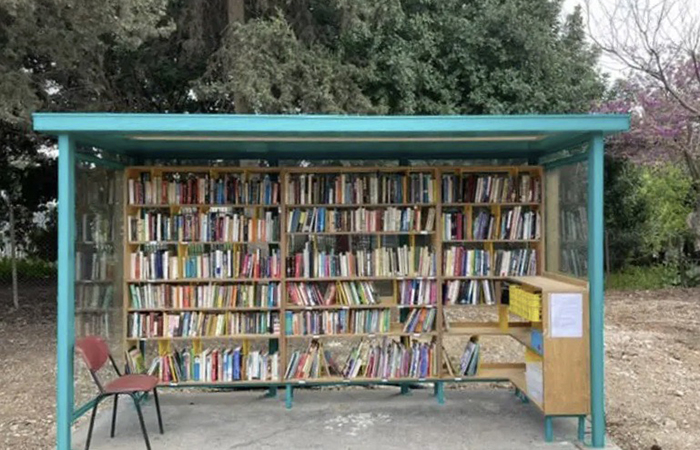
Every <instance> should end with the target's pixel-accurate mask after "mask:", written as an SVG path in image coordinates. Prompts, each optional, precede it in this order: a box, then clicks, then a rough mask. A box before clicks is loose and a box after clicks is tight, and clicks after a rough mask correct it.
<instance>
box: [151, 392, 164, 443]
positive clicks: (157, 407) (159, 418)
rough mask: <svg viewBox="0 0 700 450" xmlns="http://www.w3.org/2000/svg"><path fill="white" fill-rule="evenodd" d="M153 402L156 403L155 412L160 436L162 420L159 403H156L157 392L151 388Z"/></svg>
mask: <svg viewBox="0 0 700 450" xmlns="http://www.w3.org/2000/svg"><path fill="white" fill-rule="evenodd" d="M153 400H155V401H156V412H157V413H158V428H160V434H163V419H162V418H161V417H160V402H159V401H158V391H157V390H156V388H153Z"/></svg>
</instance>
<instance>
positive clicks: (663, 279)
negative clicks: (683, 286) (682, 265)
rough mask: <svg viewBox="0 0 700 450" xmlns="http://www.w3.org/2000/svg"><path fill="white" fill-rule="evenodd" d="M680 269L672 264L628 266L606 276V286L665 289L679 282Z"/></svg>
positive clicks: (629, 288)
mask: <svg viewBox="0 0 700 450" xmlns="http://www.w3.org/2000/svg"><path fill="white" fill-rule="evenodd" d="M677 281H678V270H677V268H676V267H674V266H672V265H663V264H659V265H651V266H627V267H625V268H624V269H621V270H619V271H616V272H613V273H611V274H610V275H607V276H606V278H605V288H606V289H615V290H635V289H647V290H652V289H663V288H667V287H672V286H675V285H676V284H677Z"/></svg>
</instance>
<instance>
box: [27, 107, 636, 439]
mask: <svg viewBox="0 0 700 450" xmlns="http://www.w3.org/2000/svg"><path fill="white" fill-rule="evenodd" d="M34 128H35V130H36V131H39V132H43V133H47V134H52V135H55V136H57V137H58V150H59V158H58V159H59V162H58V174H59V181H58V183H59V186H58V187H59V189H58V192H59V204H58V211H59V219H58V223H59V275H58V345H57V349H56V352H57V361H58V374H57V380H56V387H57V391H56V405H57V406H56V408H57V434H56V436H57V438H56V446H57V448H58V449H59V450H69V449H70V448H71V422H72V420H73V418H74V417H75V416H76V414H77V415H79V414H80V412H81V411H82V410H84V409H85V407H89V406H88V405H84V406H83V407H80V408H77V409H75V410H74V404H73V403H74V396H73V377H74V374H73V347H74V342H75V329H74V328H75V324H74V321H75V317H74V306H75V305H74V297H75V296H74V294H75V286H74V281H75V241H74V236H75V195H76V193H75V165H76V162H77V160H78V159H81V160H85V161H89V162H92V163H95V164H100V165H104V166H107V167H111V168H114V169H119V168H120V167H121V165H120V164H119V163H115V162H112V161H107V160H103V159H100V158H97V157H95V156H92V155H79V154H78V153H77V145H85V146H98V147H101V148H103V149H104V150H107V151H110V152H114V153H120V154H122V155H125V156H127V157H132V158H142V159H143V158H155V157H167V156H168V155H169V153H168V150H167V149H168V148H169V147H170V146H172V147H173V153H172V155H174V156H173V157H183V155H187V156H188V157H190V158H191V159H207V158H215V157H217V158H218V157H224V156H225V157H227V158H229V159H241V158H259V157H266V158H272V159H280V158H289V159H301V158H309V157H311V158H313V157H315V158H322V159H328V158H330V157H334V158H335V159H353V158H397V157H398V158H415V157H416V156H421V157H422V158H424V159H432V158H440V157H442V158H445V157H451V158H460V159H476V158H520V159H525V160H528V161H538V160H539V159H540V158H543V157H546V156H547V155H551V154H553V153H556V152H559V151H562V150H568V149H570V148H574V147H576V146H580V145H585V144H587V145H588V149H587V152H586V156H585V158H587V160H588V177H589V178H588V211H589V216H588V217H589V219H588V220H589V240H588V267H589V274H588V277H589V292H590V357H591V378H590V380H591V425H592V431H591V434H592V438H591V446H592V447H595V448H602V447H604V446H605V397H604V393H605V385H604V366H603V362H604V351H603V320H604V292H603V226H604V221H603V156H604V137H605V136H606V135H608V134H612V133H617V132H622V131H626V130H628V129H629V116H627V115H550V116H538V115H528V116H430V117H423V116H410V117H407V116H371V117H369V116H246V115H201V114H193V115H185V114H104V113H94V114H83V113H57V114H51V113H48V114H46V113H40V114H35V115H34ZM412 141H416V142H417V144H416V143H415V142H414V144H412ZM411 145H413V147H409V146H411ZM306 146H315V148H317V149H320V150H321V151H320V152H310V153H309V152H305V151H304V149H305V148H306ZM404 146H406V148H410V149H411V151H410V152H409V151H407V152H402V149H403V148H404ZM207 148H211V151H208V150H207ZM445 149H450V150H449V151H447V150H445ZM175 150H177V151H175ZM333 152H335V154H333ZM330 155H332V156H330ZM582 160H584V156H583V155H581V154H579V155H575V156H573V157H570V158H568V159H566V160H562V161H555V162H552V163H548V167H556V166H560V165H563V164H573V163H576V162H581V161H582ZM276 386H280V387H281V386H285V387H286V400H287V404H288V405H289V406H291V399H292V397H293V389H294V386H292V385H290V384H285V383H283V382H281V383H279V384H277V385H276ZM273 387H274V386H273ZM401 390H402V393H408V392H410V388H409V386H408V385H401ZM273 392H274V391H273V390H271V391H270V393H271V394H272V393H273ZM521 394H522V393H521ZM435 396H436V398H437V400H438V402H439V403H443V402H444V385H443V383H442V382H439V383H436V385H435ZM524 398H525V397H523V398H522V399H524ZM577 417H579V416H577ZM583 423H584V422H583V421H582V420H581V417H579V435H581V433H582V431H581V430H582V426H583V425H582V424H583ZM548 430H549V431H548ZM545 436H546V437H547V436H551V416H546V417H545Z"/></svg>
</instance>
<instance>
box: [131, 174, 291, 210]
mask: <svg viewBox="0 0 700 450" xmlns="http://www.w3.org/2000/svg"><path fill="white" fill-rule="evenodd" d="M127 184H128V201H129V204H130V205H154V204H156V205H157V204H171V205H172V204H175V205H178V204H205V205H206V204H237V205H248V204H263V205H274V204H278V203H279V192H280V190H279V182H278V181H276V180H273V179H272V178H271V177H270V175H262V174H253V175H250V176H248V177H247V179H246V177H245V175H244V174H241V173H226V174H221V175H220V176H219V177H218V178H214V177H211V176H210V175H209V174H208V173H201V172H195V173H187V172H180V173H167V174H164V175H156V176H152V175H151V173H150V172H142V173H140V174H139V175H138V177H136V178H130V179H129V180H128V183H127Z"/></svg>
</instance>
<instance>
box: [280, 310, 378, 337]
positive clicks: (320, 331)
mask: <svg viewBox="0 0 700 450" xmlns="http://www.w3.org/2000/svg"><path fill="white" fill-rule="evenodd" d="M390 326H391V310H389V309H369V310H367V309H362V310H345V309H341V310H333V311H301V312H293V311H287V312H286V319H285V327H286V334H287V335H294V336H320V335H333V334H348V333H361V334H374V333H388V332H389V330H390Z"/></svg>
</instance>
